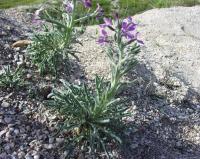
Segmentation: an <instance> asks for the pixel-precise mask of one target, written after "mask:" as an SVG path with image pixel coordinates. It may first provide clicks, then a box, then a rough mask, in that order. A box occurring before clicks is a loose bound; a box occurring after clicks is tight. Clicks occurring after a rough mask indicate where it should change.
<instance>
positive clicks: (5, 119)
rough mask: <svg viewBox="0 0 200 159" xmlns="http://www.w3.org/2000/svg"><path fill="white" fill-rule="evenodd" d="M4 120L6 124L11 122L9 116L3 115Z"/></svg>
mask: <svg viewBox="0 0 200 159" xmlns="http://www.w3.org/2000/svg"><path fill="white" fill-rule="evenodd" d="M4 121H5V122H6V123H7V124H9V123H11V121H12V118H10V117H5V118H4Z"/></svg>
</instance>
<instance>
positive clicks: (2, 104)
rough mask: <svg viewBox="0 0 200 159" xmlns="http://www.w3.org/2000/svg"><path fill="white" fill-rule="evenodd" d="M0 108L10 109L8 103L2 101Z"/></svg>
mask: <svg viewBox="0 0 200 159" xmlns="http://www.w3.org/2000/svg"><path fill="white" fill-rule="evenodd" d="M1 106H2V107H3V108H8V107H10V103H8V102H5V101H4V102H2V103H1Z"/></svg>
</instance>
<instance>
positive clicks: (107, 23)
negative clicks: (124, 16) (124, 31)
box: [100, 18, 115, 31]
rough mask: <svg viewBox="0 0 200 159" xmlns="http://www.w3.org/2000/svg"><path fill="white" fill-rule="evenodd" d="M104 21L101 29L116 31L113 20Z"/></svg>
mask: <svg viewBox="0 0 200 159" xmlns="http://www.w3.org/2000/svg"><path fill="white" fill-rule="evenodd" d="M103 20H104V24H101V25H100V27H101V28H106V27H108V28H109V29H110V30H112V31H114V30H115V29H114V28H113V22H112V19H110V18H103Z"/></svg>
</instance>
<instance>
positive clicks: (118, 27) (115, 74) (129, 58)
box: [98, 15, 143, 102]
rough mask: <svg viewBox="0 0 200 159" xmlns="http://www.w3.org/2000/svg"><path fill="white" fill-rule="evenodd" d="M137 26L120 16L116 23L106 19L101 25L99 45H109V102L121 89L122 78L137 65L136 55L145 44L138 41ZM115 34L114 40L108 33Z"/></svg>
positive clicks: (130, 19) (107, 95)
mask: <svg viewBox="0 0 200 159" xmlns="http://www.w3.org/2000/svg"><path fill="white" fill-rule="evenodd" d="M136 26H137V25H136V24H135V23H134V22H133V19H132V18H131V17H129V18H127V19H124V20H120V19H119V18H118V15H117V16H115V21H113V20H111V19H109V18H104V24H101V25H100V28H101V35H100V37H99V40H98V43H99V44H100V45H108V52H107V55H108V57H109V60H110V66H111V80H110V88H109V90H108V91H107V93H106V97H105V98H106V100H107V101H108V102H109V101H110V100H111V99H113V98H114V97H115V95H116V94H117V93H118V90H119V88H120V87H121V78H122V77H123V76H124V75H126V74H127V72H128V71H129V70H130V69H132V68H133V67H134V65H135V64H136V59H135V55H136V54H138V53H139V52H140V45H139V44H143V42H142V41H141V40H139V39H138V32H137V31H136ZM106 29H107V30H110V31H112V32H114V38H113V39H109V38H111V37H109V36H108V31H107V30H106Z"/></svg>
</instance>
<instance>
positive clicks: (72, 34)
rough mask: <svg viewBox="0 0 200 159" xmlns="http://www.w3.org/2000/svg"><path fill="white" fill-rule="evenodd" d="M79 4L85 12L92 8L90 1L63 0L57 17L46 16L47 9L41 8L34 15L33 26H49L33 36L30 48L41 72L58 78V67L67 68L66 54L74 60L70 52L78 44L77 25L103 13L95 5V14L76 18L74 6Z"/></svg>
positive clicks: (67, 58)
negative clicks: (43, 24)
mask: <svg viewBox="0 0 200 159" xmlns="http://www.w3.org/2000/svg"><path fill="white" fill-rule="evenodd" d="M80 2H81V3H82V5H84V6H85V8H86V9H89V8H90V7H91V6H92V2H91V0H66V1H64V2H63V5H62V7H61V13H62V14H61V15H60V18H58V17H55V16H54V15H52V14H49V12H48V11H47V10H43V9H44V8H40V9H39V10H37V11H36V12H35V15H34V19H33V22H34V23H35V24H37V25H39V24H42V23H44V22H48V23H50V24H52V27H51V28H49V27H48V26H45V32H44V33H42V34H41V33H40V34H37V35H35V36H34V38H33V43H32V44H31V45H30V49H29V52H31V55H32V60H33V62H34V63H35V64H36V65H37V66H38V67H39V70H40V73H44V72H45V73H46V70H50V72H49V73H51V72H52V73H55V75H56V76H57V73H58V68H59V66H62V64H63V63H64V64H65V65H66V64H67V65H68V66H69V55H71V56H73V57H75V58H76V59H77V56H76V55H75V53H76V52H75V51H74V50H72V45H71V44H72V43H79V42H78V41H77V36H78V34H80V32H79V31H78V30H75V26H76V24H77V23H79V22H80V21H81V22H82V21H84V20H87V19H88V18H90V17H94V16H99V15H100V14H101V13H102V8H101V7H100V6H99V5H98V7H97V9H96V10H95V11H94V12H92V13H89V14H88V15H86V16H84V17H82V18H80V19H76V12H77V7H78V4H79V3H80ZM88 11H89V10H88ZM65 68H66V67H65ZM66 71H68V72H69V69H68V68H67V70H66Z"/></svg>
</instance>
